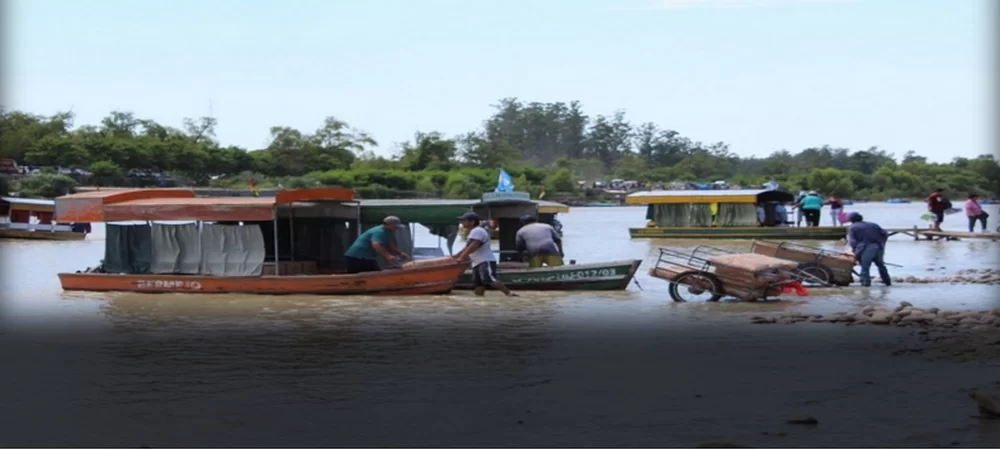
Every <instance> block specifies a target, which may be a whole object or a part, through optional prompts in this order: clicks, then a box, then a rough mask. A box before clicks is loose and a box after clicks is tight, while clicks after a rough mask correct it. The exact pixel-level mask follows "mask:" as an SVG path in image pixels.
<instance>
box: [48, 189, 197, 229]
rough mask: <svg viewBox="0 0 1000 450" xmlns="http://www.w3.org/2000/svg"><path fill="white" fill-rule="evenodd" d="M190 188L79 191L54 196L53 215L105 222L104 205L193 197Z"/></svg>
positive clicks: (64, 218)
mask: <svg viewBox="0 0 1000 450" xmlns="http://www.w3.org/2000/svg"><path fill="white" fill-rule="evenodd" d="M194 197H195V193H194V191H192V190H190V189H114V190H106V191H91V192H80V193H77V194H70V195H64V196H62V197H58V198H56V200H55V202H56V207H55V216H56V220H58V221H60V222H107V219H106V218H105V217H104V206H105V205H111V204H118V203H124V202H129V201H133V200H141V199H151V198H194Z"/></svg>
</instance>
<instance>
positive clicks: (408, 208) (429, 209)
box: [358, 199, 476, 226]
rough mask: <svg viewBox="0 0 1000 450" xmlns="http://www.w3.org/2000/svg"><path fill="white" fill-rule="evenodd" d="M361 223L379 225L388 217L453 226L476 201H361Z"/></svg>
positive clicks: (424, 223) (404, 221) (411, 221)
mask: <svg viewBox="0 0 1000 450" xmlns="http://www.w3.org/2000/svg"><path fill="white" fill-rule="evenodd" d="M358 202H359V204H360V206H361V223H365V224H379V223H382V219H384V218H385V217H386V216H396V217H399V220H401V221H402V222H403V223H419V224H421V225H425V226H431V225H453V224H456V223H458V217H459V216H461V215H462V214H465V213H466V212H468V211H470V210H471V209H472V205H474V204H476V201H475V200H429V199H404V200H359V201H358Z"/></svg>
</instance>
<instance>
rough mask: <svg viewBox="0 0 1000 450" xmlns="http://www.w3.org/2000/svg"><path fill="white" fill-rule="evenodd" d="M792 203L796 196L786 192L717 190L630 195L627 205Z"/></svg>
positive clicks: (644, 192)
mask: <svg viewBox="0 0 1000 450" xmlns="http://www.w3.org/2000/svg"><path fill="white" fill-rule="evenodd" d="M772 199H773V200H774V201H792V200H794V199H795V196H794V195H792V194H790V193H788V192H784V191H776V190H768V189H716V190H676V191H667V190H657V191H642V192H635V193H632V194H629V195H628V196H626V197H625V203H627V204H630V205H661V204H678V203H757V202H758V201H761V200H764V201H771V200H772Z"/></svg>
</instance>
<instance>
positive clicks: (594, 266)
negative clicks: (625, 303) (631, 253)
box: [455, 259, 642, 291]
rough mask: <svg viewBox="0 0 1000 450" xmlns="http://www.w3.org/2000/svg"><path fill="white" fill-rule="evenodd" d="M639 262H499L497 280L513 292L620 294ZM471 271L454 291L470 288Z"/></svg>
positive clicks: (630, 260) (471, 286)
mask: <svg viewBox="0 0 1000 450" xmlns="http://www.w3.org/2000/svg"><path fill="white" fill-rule="evenodd" d="M640 264H642V260H641V259H626V260H620V261H608V262H598V263H590V264H572V263H571V264H568V265H565V266H560V267H541V268H534V269H532V268H529V267H528V266H527V264H526V263H509V262H507V263H500V267H499V270H497V277H498V278H499V279H500V281H502V282H503V284H505V285H507V287H508V288H510V289H513V290H525V291H620V290H624V289H626V288H628V285H629V283H631V282H632V279H633V277H634V276H635V272H636V271H637V270H638V269H639V265H640ZM473 287H474V286H473V285H472V272H466V273H465V274H463V275H462V277H461V278H459V279H458V282H457V283H456V284H455V289H473Z"/></svg>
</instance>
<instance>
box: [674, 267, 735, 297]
mask: <svg viewBox="0 0 1000 450" xmlns="http://www.w3.org/2000/svg"><path fill="white" fill-rule="evenodd" d="M668 291H669V292H670V298H672V299H673V300H674V301H675V302H687V301H689V300H688V299H687V298H685V296H691V297H692V299H695V298H697V296H699V295H701V296H704V295H708V297H707V298H702V299H701V301H705V302H717V301H719V299H720V298H722V294H721V292H722V282H721V281H719V279H718V278H716V277H715V275H712V274H710V273H708V272H701V271H691V272H684V273H682V274H680V275H677V278H674V279H673V281H671V282H670V288H669V289H668Z"/></svg>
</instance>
